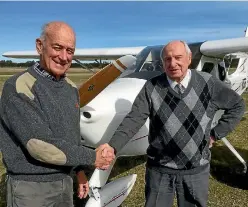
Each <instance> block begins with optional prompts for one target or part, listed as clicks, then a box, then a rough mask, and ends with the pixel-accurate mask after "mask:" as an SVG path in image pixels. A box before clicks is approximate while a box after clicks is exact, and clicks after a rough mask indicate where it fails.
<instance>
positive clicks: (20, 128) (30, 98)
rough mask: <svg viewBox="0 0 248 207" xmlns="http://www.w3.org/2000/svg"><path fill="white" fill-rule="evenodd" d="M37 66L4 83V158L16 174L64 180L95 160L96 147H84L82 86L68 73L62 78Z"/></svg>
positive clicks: (0, 108) (23, 177)
mask: <svg viewBox="0 0 248 207" xmlns="http://www.w3.org/2000/svg"><path fill="white" fill-rule="evenodd" d="M33 67H34V66H33ZM33 67H30V68H28V69H27V71H25V72H22V73H20V74H17V75H14V76H12V77H11V78H9V79H8V80H7V81H6V82H5V84H4V88H3V91H2V96H1V104H0V114H1V123H2V124H1V127H0V130H1V142H0V144H1V150H2V153H3V159H4V163H5V165H6V168H7V173H8V174H9V175H10V176H12V177H13V178H15V179H21V180H29V181H54V180H59V179H63V178H64V177H65V176H66V175H68V174H69V173H70V171H71V169H72V168H73V167H76V166H79V165H82V166H87V165H93V164H94V161H95V151H94V150H92V149H89V148H86V147H82V146H80V138H81V137H80V128H79V120H80V111H79V110H80V108H79V97H78V91H77V88H76V86H75V85H74V84H73V83H72V82H71V81H70V80H69V79H68V78H66V77H65V78H62V79H60V80H59V81H54V80H51V79H48V78H46V77H43V76H42V75H40V74H38V73H37V71H35V70H34V68H33Z"/></svg>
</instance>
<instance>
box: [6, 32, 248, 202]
mask: <svg viewBox="0 0 248 207" xmlns="http://www.w3.org/2000/svg"><path fill="white" fill-rule="evenodd" d="M246 31H247V30H246ZM247 33H248V32H246V34H245V37H241V38H233V39H223V40H214V41H205V42H198V43H191V44H189V47H190V49H191V51H192V64H191V69H195V70H199V71H205V72H208V73H211V74H212V75H214V76H216V77H217V78H219V79H220V80H221V81H223V82H224V83H225V84H228V85H229V86H230V87H231V88H232V89H233V90H235V91H236V92H237V93H238V94H240V95H241V94H242V93H243V92H244V91H245V90H246V88H247V87H248V38H247V37H246V36H248V34H247ZM162 47H163V46H162V45H157V46H148V47H135V48H115V49H113V48H109V49H103V48H102V49H83V50H76V52H75V60H76V61H79V60H97V59H116V58H120V59H119V60H120V61H121V62H122V61H123V62H125V64H126V66H127V68H126V69H125V70H124V72H123V73H122V74H121V75H120V76H119V77H118V78H117V79H116V80H114V81H113V82H112V83H111V84H109V85H108V86H107V87H105V88H104V89H103V90H102V91H101V92H100V93H99V94H98V95H97V96H96V97H95V98H94V99H92V100H91V101H90V102H89V103H87V104H86V105H85V106H83V107H82V108H81V120H80V128H81V136H82V138H83V144H84V145H86V146H90V147H93V148H95V147H97V146H99V145H100V144H103V143H107V142H109V140H110V138H111V137H112V135H113V133H114V132H115V130H116V129H117V127H118V126H119V124H120V123H121V121H122V120H123V118H124V117H125V116H126V114H127V113H128V112H129V111H130V110H131V107H132V104H133V102H134V99H135V98H136V96H137V94H138V93H139V91H140V90H141V88H142V87H143V86H144V84H145V83H146V81H147V80H149V79H150V78H152V77H155V76H157V75H159V74H161V73H162V72H163V68H162V62H161V60H160V51H161V49H162ZM3 55H4V56H5V57H15V58H28V59H30V58H38V54H37V53H36V52H35V51H31V52H25V51H22V52H7V53H4V54H3ZM123 55H127V56H124V57H122V56H123ZM132 55H134V56H136V57H133V56H132ZM122 58H124V59H122ZM234 59H238V65H237V66H236V68H235V70H234V72H233V71H231V69H230V65H231V62H232V61H233V60H234ZM113 64H114V65H116V62H113ZM125 64H124V65H125ZM116 67H117V66H116ZM118 67H119V66H118ZM118 67H117V68H118ZM222 114H223V111H218V112H217V113H216V116H215V118H214V120H213V123H212V126H215V125H216V124H217V122H218V119H219V118H220V117H221V115H222ZM148 132H149V119H147V121H146V123H145V124H144V126H142V127H141V129H140V130H139V132H138V133H137V134H135V135H134V137H133V138H132V139H131V140H130V141H129V142H128V143H127V145H126V146H124V147H123V149H122V150H121V151H120V152H118V154H117V156H116V159H117V158H118V157H120V156H137V155H144V154H146V149H147V147H148V139H147V137H148ZM222 140H223V141H224V143H225V144H226V145H227V147H228V148H229V149H230V150H231V151H232V152H233V153H234V154H235V156H236V157H237V158H238V159H239V160H240V161H241V163H242V164H243V165H244V171H246V169H247V166H246V162H245V161H244V159H243V158H242V157H241V156H240V155H239V154H238V152H237V151H236V150H235V149H234V148H233V146H232V145H231V144H230V143H229V142H228V141H227V139H226V138H223V139H222ZM115 161H116V160H115ZM115 161H114V162H113V163H112V165H111V167H110V168H109V169H108V170H98V169H96V170H95V171H94V173H93V175H92V176H91V178H90V181H89V183H90V194H89V196H90V198H89V200H88V201H87V204H86V207H103V206H104V207H116V206H119V205H121V203H122V202H123V201H124V200H125V199H126V197H127V196H128V194H129V193H130V191H131V189H132V187H133V186H134V183H135V181H136V175H135V174H134V175H129V176H126V177H122V178H120V179H117V180H114V181H112V182H110V183H108V184H106V183H107V180H108V178H109V175H110V173H111V170H112V167H113V166H114V163H115Z"/></svg>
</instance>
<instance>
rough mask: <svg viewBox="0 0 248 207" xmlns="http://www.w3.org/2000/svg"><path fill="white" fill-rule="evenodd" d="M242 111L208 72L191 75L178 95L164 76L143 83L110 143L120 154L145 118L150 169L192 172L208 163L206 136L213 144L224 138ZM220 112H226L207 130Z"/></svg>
mask: <svg viewBox="0 0 248 207" xmlns="http://www.w3.org/2000/svg"><path fill="white" fill-rule="evenodd" d="M244 107H245V105H244V101H243V100H242V99H241V97H240V96H239V95H238V94H237V93H236V92H234V91H233V90H231V89H229V88H228V87H226V86H225V85H224V84H223V83H222V82H221V81H219V80H217V79H216V78H214V77H212V76H211V75H209V74H207V73H203V72H197V71H195V70H192V77H191V80H190V82H189V84H188V87H187V89H186V90H185V91H184V93H183V94H182V95H179V94H177V93H176V92H175V91H174V90H173V89H172V88H171V87H170V85H169V83H168V81H167V78H166V75H165V74H162V75H160V76H157V77H155V78H153V79H151V80H150V81H147V83H146V84H145V85H144V87H143V88H142V90H141V91H140V93H139V94H138V96H137V97H136V99H135V101H134V104H133V107H132V109H131V111H130V113H129V114H128V115H127V116H126V117H125V118H124V120H123V122H122V123H121V125H120V126H119V127H118V129H117V131H116V132H115V134H114V135H113V137H112V139H111V140H110V143H109V144H110V145H111V146H113V147H115V149H116V150H117V151H119V150H120V149H121V148H122V147H123V146H124V145H125V144H126V143H127V142H128V141H129V139H131V138H132V137H133V136H134V135H135V134H136V133H137V131H138V130H139V129H140V127H141V126H143V125H144V123H145V121H146V119H147V118H148V117H149V118H150V126H149V136H148V140H149V147H148V149H147V155H148V164H149V165H155V166H160V167H161V166H163V167H164V169H165V171H166V172H171V173H181V172H182V171H184V173H190V172H191V173H195V172H197V171H200V169H202V168H203V167H204V166H206V165H207V164H208V163H209V161H210V151H209V140H210V139H209V138H210V133H211V134H212V135H214V136H215V138H216V139H221V138H222V137H224V136H226V135H227V134H228V133H229V132H230V131H232V130H233V129H234V127H235V125H236V124H237V123H238V122H239V120H240V119H241V117H242V115H243V113H244ZM219 109H223V110H225V113H224V115H223V116H222V117H221V119H220V120H219V123H218V125H217V126H215V127H214V129H212V131H211V123H212V120H213V117H214V115H215V112H216V111H217V110H219ZM197 169H198V170H197Z"/></svg>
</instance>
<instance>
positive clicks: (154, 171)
mask: <svg viewBox="0 0 248 207" xmlns="http://www.w3.org/2000/svg"><path fill="white" fill-rule="evenodd" d="M209 170H210V167H209V166H208V167H207V168H206V169H204V170H203V171H202V172H200V173H198V174H193V175H175V174H166V173H162V172H161V171H159V168H153V167H147V169H146V178H145V179H146V187H145V197H146V203H145V207H171V206H172V205H173V199H174V195H175V192H176V195H177V202H178V206H179V207H206V206H207V199H208V186H209Z"/></svg>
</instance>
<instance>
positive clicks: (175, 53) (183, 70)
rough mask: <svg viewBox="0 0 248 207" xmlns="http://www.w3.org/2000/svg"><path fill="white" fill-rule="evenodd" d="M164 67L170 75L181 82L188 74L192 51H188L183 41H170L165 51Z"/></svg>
mask: <svg viewBox="0 0 248 207" xmlns="http://www.w3.org/2000/svg"><path fill="white" fill-rule="evenodd" d="M162 58H163V68H164V71H165V73H166V74H167V75H168V77H169V78H170V79H172V80H175V81H177V82H180V81H181V80H183V78H184V77H185V75H186V74H187V70H188V67H189V65H190V63H191V53H188V52H187V51H186V48H185V45H184V44H183V43H182V42H181V41H173V42H170V43H169V44H168V45H167V46H166V47H165V48H164V52H163V57H162Z"/></svg>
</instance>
